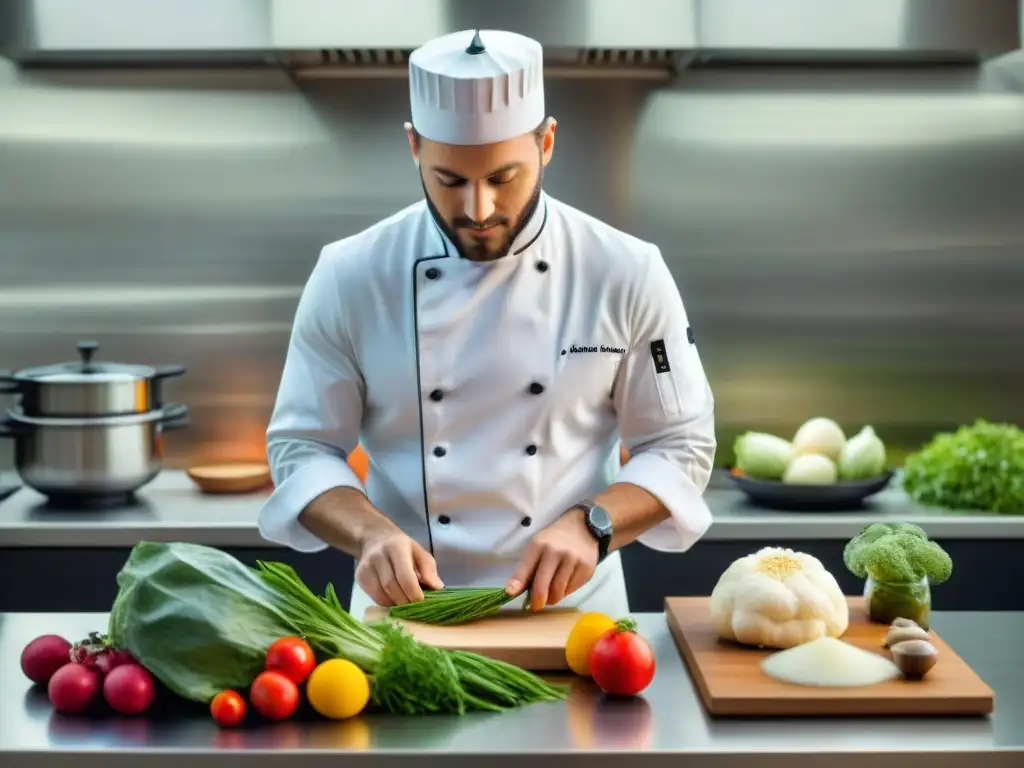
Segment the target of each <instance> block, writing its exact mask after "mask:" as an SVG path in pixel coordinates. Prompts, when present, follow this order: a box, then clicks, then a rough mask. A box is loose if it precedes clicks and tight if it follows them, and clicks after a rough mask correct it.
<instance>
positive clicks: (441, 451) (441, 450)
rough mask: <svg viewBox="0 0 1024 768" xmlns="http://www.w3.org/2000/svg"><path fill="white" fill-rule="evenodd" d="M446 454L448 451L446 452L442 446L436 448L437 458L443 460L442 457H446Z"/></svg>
mask: <svg viewBox="0 0 1024 768" xmlns="http://www.w3.org/2000/svg"><path fill="white" fill-rule="evenodd" d="M446 453H448V451H446V450H445V449H444V448H443V447H442V446H440V445H439V446H437V447H435V448H434V455H435V456H437V458H441V457H442V456H444V455H445V454H446Z"/></svg>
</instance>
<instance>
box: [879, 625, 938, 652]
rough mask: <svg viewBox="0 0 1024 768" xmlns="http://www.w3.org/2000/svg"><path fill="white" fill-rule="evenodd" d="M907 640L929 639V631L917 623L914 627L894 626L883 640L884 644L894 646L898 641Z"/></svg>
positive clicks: (887, 646) (889, 646) (888, 646)
mask: <svg viewBox="0 0 1024 768" xmlns="http://www.w3.org/2000/svg"><path fill="white" fill-rule="evenodd" d="M907 640H928V633H927V632H926V631H925V630H923V629H921V628H920V627H919V626H917V625H916V624H915V625H914V626H912V627H892V628H891V629H890V630H889V632H888V633H887V634H886V636H885V639H884V640H883V641H882V645H883V646H884V647H886V648H892V647H893V646H894V645H896V644H897V643H902V642H905V641H907Z"/></svg>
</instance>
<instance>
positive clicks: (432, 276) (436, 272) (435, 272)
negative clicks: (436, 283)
mask: <svg viewBox="0 0 1024 768" xmlns="http://www.w3.org/2000/svg"><path fill="white" fill-rule="evenodd" d="M426 275H427V280H437V278H439V277H440V276H441V270H440V269H438V268H437V267H430V268H429V269H428V270H427V271H426Z"/></svg>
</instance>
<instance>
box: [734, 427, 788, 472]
mask: <svg viewBox="0 0 1024 768" xmlns="http://www.w3.org/2000/svg"><path fill="white" fill-rule="evenodd" d="M733 453H734V454H735V455H736V463H735V466H736V469H738V470H740V471H741V472H742V473H743V474H744V475H747V476H748V477H753V478H757V479H761V480H779V479H781V478H782V475H783V474H784V473H785V471H786V467H788V466H789V462H790V461H792V459H793V446H792V445H791V444H790V442H789V441H788V440H783V439H782V438H781V437H776V436H775V435H769V434H767V433H765V432H745V433H744V434H742V435H740V436H739V437H738V438H736V442H735V443H734V444H733Z"/></svg>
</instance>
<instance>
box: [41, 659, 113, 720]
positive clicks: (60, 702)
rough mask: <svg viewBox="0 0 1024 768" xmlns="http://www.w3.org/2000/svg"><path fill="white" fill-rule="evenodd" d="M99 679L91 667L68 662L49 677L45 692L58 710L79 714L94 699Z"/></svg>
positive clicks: (97, 673)
mask: <svg viewBox="0 0 1024 768" xmlns="http://www.w3.org/2000/svg"><path fill="white" fill-rule="evenodd" d="M101 679H102V678H101V676H100V673H99V672H98V671H96V670H95V669H93V668H92V667H87V666H85V665H84V664H76V663H74V662H68V663H67V664H65V665H64V666H63V667H61V668H60V669H58V670H57V671H56V672H55V673H54V675H53V677H51V678H50V682H49V684H48V685H47V687H46V692H47V694H48V695H49V697H50V703H51V704H53V708H54V709H56V710H57V711H58V712H60V713H62V714H65V715H79V714H81V713H83V712H85V710H87V709H88V708H89V707H90V705H92V703H93V701H95V700H96V696H97V694H98V693H99V690H100V680H101Z"/></svg>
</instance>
